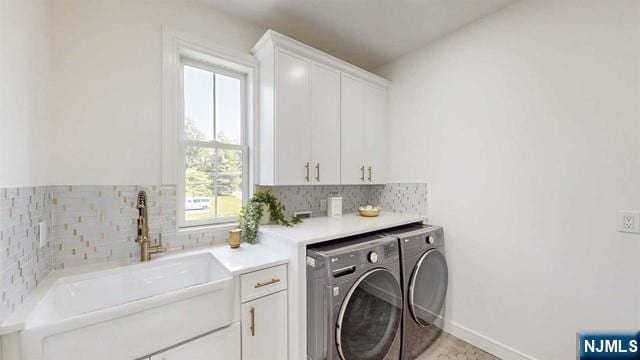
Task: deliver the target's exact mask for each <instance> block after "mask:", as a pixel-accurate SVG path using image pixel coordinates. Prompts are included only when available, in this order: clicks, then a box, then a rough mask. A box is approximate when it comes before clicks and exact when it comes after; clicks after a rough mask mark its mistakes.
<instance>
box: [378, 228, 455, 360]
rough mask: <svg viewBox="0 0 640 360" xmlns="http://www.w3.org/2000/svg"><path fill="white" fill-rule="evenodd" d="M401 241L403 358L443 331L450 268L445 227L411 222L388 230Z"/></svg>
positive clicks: (413, 354)
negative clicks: (446, 250) (446, 256)
mask: <svg viewBox="0 0 640 360" xmlns="http://www.w3.org/2000/svg"><path fill="white" fill-rule="evenodd" d="M384 236H393V237H396V238H397V239H398V241H399V245H400V264H401V271H402V284H403V291H404V308H405V311H404V315H403V320H402V359H403V360H410V359H415V358H417V357H419V356H420V355H421V354H422V353H423V352H425V351H426V350H427V349H428V348H429V346H431V344H432V343H433V342H434V341H435V340H436V339H437V338H438V336H440V334H441V333H442V330H441V326H442V321H443V316H444V307H445V299H446V295H447V286H448V282H449V269H448V267H447V261H446V259H445V252H444V232H443V230H442V227H439V226H429V225H422V224H413V225H407V226H403V227H399V228H395V229H392V230H390V231H386V232H384Z"/></svg>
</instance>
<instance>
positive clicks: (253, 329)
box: [249, 308, 256, 336]
mask: <svg viewBox="0 0 640 360" xmlns="http://www.w3.org/2000/svg"><path fill="white" fill-rule="evenodd" d="M250 313H251V326H250V327H249V329H250V330H251V336H256V308H251V311H250Z"/></svg>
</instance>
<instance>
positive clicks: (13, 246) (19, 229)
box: [0, 187, 52, 322]
mask: <svg viewBox="0 0 640 360" xmlns="http://www.w3.org/2000/svg"><path fill="white" fill-rule="evenodd" d="M43 220H48V221H49V224H51V212H50V196H49V193H48V191H47V188H46V187H24V188H5V189H0V275H1V278H2V284H1V285H0V300H1V303H0V304H1V305H0V322H1V321H3V320H5V319H6V318H7V317H8V316H9V314H11V313H12V312H13V311H14V309H15V307H16V306H18V305H20V304H22V302H23V301H24V298H25V296H26V295H27V294H28V293H29V292H30V291H31V290H33V289H34V288H35V287H36V286H37V285H38V283H39V282H40V281H42V279H43V278H44V277H45V276H46V275H47V274H48V273H49V271H50V269H51V262H52V245H51V243H49V244H48V245H46V246H45V247H43V248H38V238H37V233H38V224H39V223H40V221H43ZM49 228H50V226H49ZM49 238H51V237H50V236H49Z"/></svg>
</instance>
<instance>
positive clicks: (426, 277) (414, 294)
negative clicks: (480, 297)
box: [408, 249, 449, 327]
mask: <svg viewBox="0 0 640 360" xmlns="http://www.w3.org/2000/svg"><path fill="white" fill-rule="evenodd" d="M448 282H449V269H448V267H447V262H446V260H445V259H444V255H442V253H441V252H440V251H438V250H436V249H431V250H428V251H426V252H425V253H424V254H422V256H421V257H420V259H419V260H418V263H417V264H416V266H415V268H414V269H413V273H412V274H411V279H410V281H409V294H408V297H409V298H408V300H409V310H410V311H411V316H413V319H414V320H415V321H416V322H417V323H418V325H420V326H422V327H427V326H430V325H431V324H433V322H434V321H435V320H436V319H437V318H438V316H439V315H440V312H442V308H443V307H444V301H445V297H446V295H447V284H448Z"/></svg>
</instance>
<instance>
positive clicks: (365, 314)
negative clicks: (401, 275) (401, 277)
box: [336, 268, 402, 360]
mask: <svg viewBox="0 0 640 360" xmlns="http://www.w3.org/2000/svg"><path fill="white" fill-rule="evenodd" d="M401 321H402V290H401V289H400V283H399V282H398V280H397V279H396V278H395V277H394V276H393V274H392V273H391V272H390V271H389V270H387V269H382V268H378V269H373V270H370V271H368V272H366V273H365V274H363V275H362V276H361V277H360V278H359V279H358V280H357V281H356V282H355V283H354V284H353V286H352V287H351V289H349V292H348V293H347V296H346V297H345V299H344V301H343V303H342V306H341V307H340V313H339V314H338V322H337V324H336V345H337V347H338V353H339V354H340V358H342V360H360V359H362V360H364V359H368V360H374V359H376V360H377V359H384V358H386V356H387V354H388V353H389V351H390V349H391V348H392V345H393V343H394V340H395V339H396V336H397V335H398V334H399V331H400V323H401ZM396 357H397V356H396Z"/></svg>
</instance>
